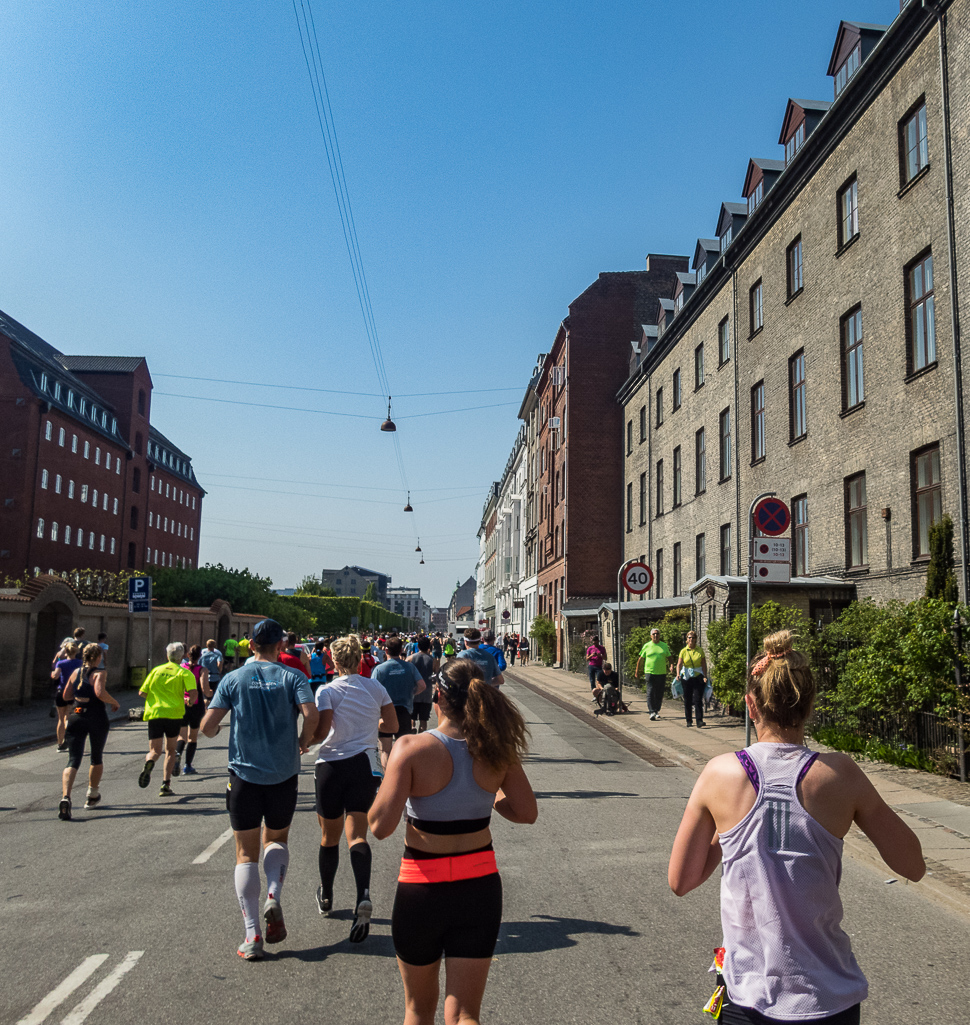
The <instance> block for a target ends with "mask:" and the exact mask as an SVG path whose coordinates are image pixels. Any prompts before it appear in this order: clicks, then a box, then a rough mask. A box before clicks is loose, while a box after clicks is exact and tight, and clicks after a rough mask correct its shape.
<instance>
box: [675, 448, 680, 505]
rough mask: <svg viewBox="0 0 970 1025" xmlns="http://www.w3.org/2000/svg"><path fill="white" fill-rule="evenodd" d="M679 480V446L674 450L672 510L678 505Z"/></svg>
mask: <svg viewBox="0 0 970 1025" xmlns="http://www.w3.org/2000/svg"><path fill="white" fill-rule="evenodd" d="M680 478H681V465H680V445H678V446H677V447H676V448H675V449H674V508H675V509H676V508H677V506H678V505H680Z"/></svg>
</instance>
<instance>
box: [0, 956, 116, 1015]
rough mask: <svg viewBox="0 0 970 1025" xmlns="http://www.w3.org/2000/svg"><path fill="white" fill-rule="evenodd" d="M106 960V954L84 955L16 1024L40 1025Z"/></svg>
mask: <svg viewBox="0 0 970 1025" xmlns="http://www.w3.org/2000/svg"><path fill="white" fill-rule="evenodd" d="M107 960H108V955H107V954H92V955H91V956H90V957H86V958H85V959H84V960H83V961H82V962H81V963H80V964H79V965H78V966H77V968H75V969H74V971H73V972H71V974H70V975H69V976H68V977H67V978H66V979H65V980H64V981H63V982H62V983H61V984H60V985H59V986H57V987H56V988H55V989H52V990H51V991H50V993H48V994H47V996H46V997H44V999H43V1000H41V1002H40V1003H39V1004H38V1005H37V1006H36V1007H35V1008H34V1009H33V1010H32V1011H31V1012H30V1014H28V1015H27V1017H26V1018H21V1019H20V1021H18V1022H17V1025H40V1023H41V1022H42V1021H43V1020H44V1019H45V1018H46V1017H47V1016H48V1015H49V1014H50V1013H51V1011H53V1010H54V1008H55V1007H58V1006H59V1005H60V1004H63V1003H64V1001H65V1000H67V998H68V997H69V996H70V995H71V994H72V993H73V992H74V991H75V990H76V989H77V988H78V986H80V985H81V983H82V982H85V981H86V980H87V979H88V978H90V977H91V975H93V974H94V973H95V972H96V971H97V970H98V969H99V968H100V967H101V965H103V964H104V963H105V961H107Z"/></svg>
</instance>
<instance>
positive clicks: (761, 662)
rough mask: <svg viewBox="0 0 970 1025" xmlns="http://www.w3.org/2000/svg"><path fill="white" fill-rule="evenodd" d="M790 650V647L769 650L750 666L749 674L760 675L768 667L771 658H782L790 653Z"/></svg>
mask: <svg viewBox="0 0 970 1025" xmlns="http://www.w3.org/2000/svg"><path fill="white" fill-rule="evenodd" d="M791 652H792V649H791V648H785V650H784V651H774V652H769V653H768V654H766V655H765V656H764V658H760V659H758V661H757V662H755V664H754V665H753V666H752V667H751V675H752V676H760V675H761V674H762V673H763V672H764V671H765V670H766V669H767V668H768V665H769V663H770V662H771V661H772V659H776V658H784V657H785V656H786V655H790V654H791Z"/></svg>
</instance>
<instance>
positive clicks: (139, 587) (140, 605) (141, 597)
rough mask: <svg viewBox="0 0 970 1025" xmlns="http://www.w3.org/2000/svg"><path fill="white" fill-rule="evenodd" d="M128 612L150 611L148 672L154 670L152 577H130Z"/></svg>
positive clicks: (146, 670) (146, 669)
mask: <svg viewBox="0 0 970 1025" xmlns="http://www.w3.org/2000/svg"><path fill="white" fill-rule="evenodd" d="M128 612H129V614H133V613H135V612H147V613H148V663H147V666H146V668H145V672H146V673H150V672H151V671H152V578H151V577H129V578H128Z"/></svg>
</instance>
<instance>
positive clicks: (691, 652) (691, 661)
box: [680, 647, 704, 669]
mask: <svg viewBox="0 0 970 1025" xmlns="http://www.w3.org/2000/svg"><path fill="white" fill-rule="evenodd" d="M680 660H681V662H683V663H684V665H685V667H686V668H688V669H700V668H701V663H702V662H703V661H704V652H703V651H702V650H701V649H700V648H698V647H694V648H681V651H680Z"/></svg>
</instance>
